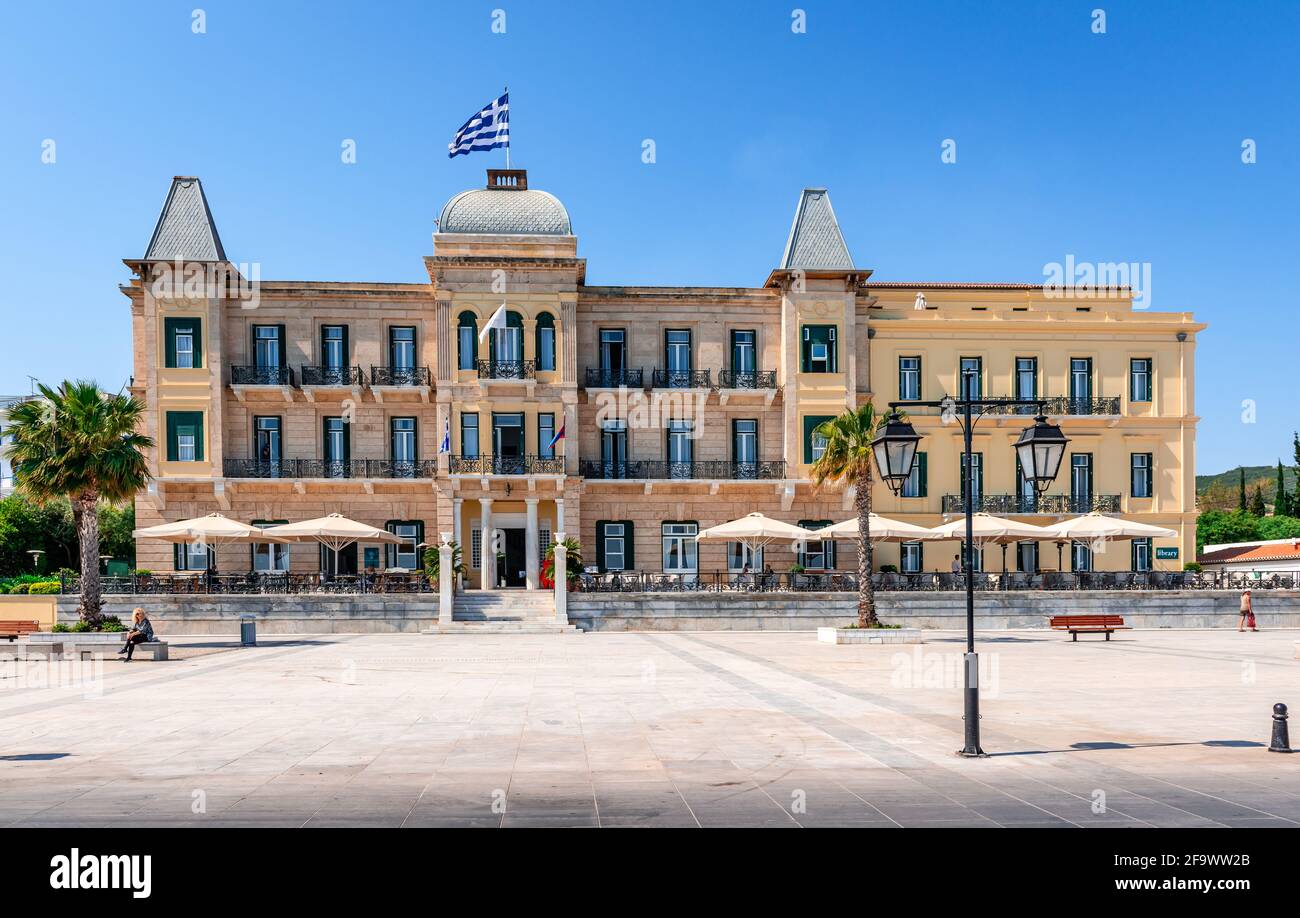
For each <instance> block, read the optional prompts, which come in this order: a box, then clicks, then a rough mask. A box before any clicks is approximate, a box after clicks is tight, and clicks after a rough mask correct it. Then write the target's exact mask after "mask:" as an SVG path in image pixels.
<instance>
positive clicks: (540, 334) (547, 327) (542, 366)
mask: <svg viewBox="0 0 1300 918" xmlns="http://www.w3.org/2000/svg"><path fill="white" fill-rule="evenodd" d="M537 369H539V370H554V369H555V319H554V317H552V316H551V314H550V313H549V312H544V313H542V314H541V315H539V316H538V317H537Z"/></svg>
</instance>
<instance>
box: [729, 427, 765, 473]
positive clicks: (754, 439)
mask: <svg viewBox="0 0 1300 918" xmlns="http://www.w3.org/2000/svg"><path fill="white" fill-rule="evenodd" d="M731 461H732V462H733V463H734V464H735V466H736V477H738V478H752V477H754V476H755V475H756V474H757V473H758V421H757V420H755V419H753V418H736V419H735V420H733V421H732V422H731Z"/></svg>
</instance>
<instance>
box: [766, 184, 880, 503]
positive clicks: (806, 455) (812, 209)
mask: <svg viewBox="0 0 1300 918" xmlns="http://www.w3.org/2000/svg"><path fill="white" fill-rule="evenodd" d="M870 275H871V272H870V271H867V270H862V269H859V268H857V267H855V266H854V264H853V258H852V256H851V255H849V247H848V245H847V244H846V243H845V241H844V234H843V233H842V232H841V231H840V224H839V221H838V220H836V219H835V210H834V208H832V207H831V198H830V195H829V194H828V193H827V191H826V189H825V188H805V189H804V190H803V193H802V194H800V196H799V203H798V205H797V206H796V207H795V211H794V220H793V222H792V223H791V224H790V235H789V237H788V238H787V239H786V243H785V252H784V253H783V254H782V255H781V263H780V267H778V268H777V269H776V270H775V271H773V272H772V273H771V275H770V276H769V277H768V279H767V284H766V286H767V287H769V288H776V289H778V290H780V292H781V342H782V347H781V374H782V380H783V385H784V387H785V389H784V391H785V397H784V404H785V417H784V422H785V442H786V444H787V446H786V457H785V458H786V462H787V464H788V465H787V467H788V468H791V469H798V470H799V471H798V473H797V474H796V475H793V476H792V477H795V478H806V477H808V474H809V471H808V466H809V464H810V462H811V459H812V458H813V456H812V451H811V449H810V446H809V443H810V439H811V432H812V430H813V429H814V428H816V427H817V425H819V424H820V423H821V422H822V421H825V420H828V419H830V418H832V417H835V416H837V415H839V414H842V413H843V412H844V411H845V410H846V409H848V408H856V407H857V405H858V402H859V400H860V398H861V397H862V396H865V395H866V394H868V393H869V390H870V385H869V382H868V376H867V365H866V360H865V359H864V360H862V361H859V360H858V359H857V355H858V354H865V353H866V347H865V346H862V347H859V342H858V338H859V336H860V333H861V337H863V338H865V329H866V316H865V313H864V314H863V316H862V318H861V319H859V317H858V301H859V290H860V288H861V286H862V283H863V282H864V281H865V280H866V279H867V278H868V277H869V276H870ZM865 308H866V303H865V298H864V301H863V309H864V310H865ZM859 363H860V364H861V365H859ZM793 493H794V492H793V488H791V489H790V490H789V493H788V494H786V495H785V499H786V500H791V499H793Z"/></svg>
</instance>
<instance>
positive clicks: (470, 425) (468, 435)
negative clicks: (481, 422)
mask: <svg viewBox="0 0 1300 918" xmlns="http://www.w3.org/2000/svg"><path fill="white" fill-rule="evenodd" d="M478 450H479V443H478V415H477V414H475V413H471V412H461V415H460V454H461V455H462V456H466V457H468V458H470V459H473V458H476V457H477V456H478Z"/></svg>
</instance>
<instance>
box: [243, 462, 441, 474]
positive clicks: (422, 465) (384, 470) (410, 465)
mask: <svg viewBox="0 0 1300 918" xmlns="http://www.w3.org/2000/svg"><path fill="white" fill-rule="evenodd" d="M223 469H224V472H225V476H226V477H227V478H432V477H433V476H434V474H435V473H436V472H437V469H438V463H437V460H434V459H414V460H410V461H404V460H397V459H279V460H270V461H268V460H264V459H229V458H228V459H226V460H225V461H224V462H223Z"/></svg>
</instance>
